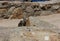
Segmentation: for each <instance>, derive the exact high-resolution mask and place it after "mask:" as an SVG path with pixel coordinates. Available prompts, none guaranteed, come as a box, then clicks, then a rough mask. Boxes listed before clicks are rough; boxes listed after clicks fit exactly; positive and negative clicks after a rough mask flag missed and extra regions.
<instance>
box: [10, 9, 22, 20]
mask: <svg viewBox="0 0 60 41" xmlns="http://www.w3.org/2000/svg"><path fill="white" fill-rule="evenodd" d="M21 18H23V10H22V9H21V8H15V9H14V11H13V13H12V17H11V19H21Z"/></svg>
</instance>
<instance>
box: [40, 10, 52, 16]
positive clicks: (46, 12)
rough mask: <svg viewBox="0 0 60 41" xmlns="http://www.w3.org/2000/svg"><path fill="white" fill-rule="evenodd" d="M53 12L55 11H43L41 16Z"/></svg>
mask: <svg viewBox="0 0 60 41" xmlns="http://www.w3.org/2000/svg"><path fill="white" fill-rule="evenodd" d="M51 14H53V12H51V11H41V14H40V16H42V15H43V16H46V15H51Z"/></svg>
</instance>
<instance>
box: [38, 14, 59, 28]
mask: <svg viewBox="0 0 60 41" xmlns="http://www.w3.org/2000/svg"><path fill="white" fill-rule="evenodd" d="M39 18H40V20H44V21H45V22H49V23H51V24H54V25H56V26H58V27H59V28H60V14H53V15H49V16H41V17H39Z"/></svg>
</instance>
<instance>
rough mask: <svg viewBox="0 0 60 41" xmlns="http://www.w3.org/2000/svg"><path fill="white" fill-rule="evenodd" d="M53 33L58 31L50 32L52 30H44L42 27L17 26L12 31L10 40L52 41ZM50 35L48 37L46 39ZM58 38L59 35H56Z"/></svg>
mask: <svg viewBox="0 0 60 41" xmlns="http://www.w3.org/2000/svg"><path fill="white" fill-rule="evenodd" d="M53 34H55V35H57V33H54V32H50V30H47V31H46V30H43V29H41V28H40V27H20V28H16V29H14V30H13V31H12V33H10V39H9V40H10V41H45V40H48V41H50V40H51V39H52V38H50V37H51V36H53ZM46 37H48V39H46ZM54 38H56V39H53V40H57V37H54Z"/></svg>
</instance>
